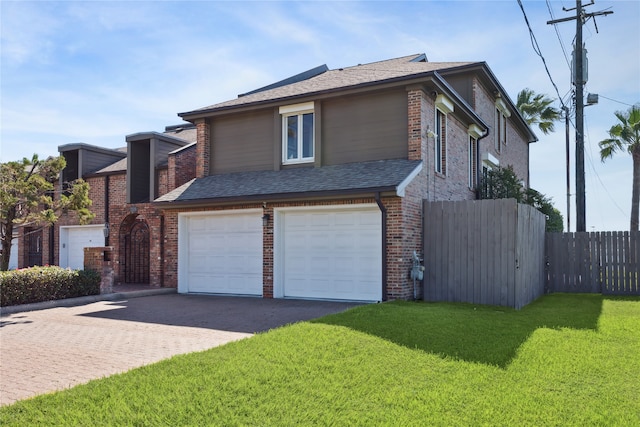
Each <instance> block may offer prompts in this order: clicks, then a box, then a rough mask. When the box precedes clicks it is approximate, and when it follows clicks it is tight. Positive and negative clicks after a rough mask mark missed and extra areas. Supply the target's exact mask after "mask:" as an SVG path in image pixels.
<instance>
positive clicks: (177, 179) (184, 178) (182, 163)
mask: <svg viewBox="0 0 640 427" xmlns="http://www.w3.org/2000/svg"><path fill="white" fill-rule="evenodd" d="M197 154H198V153H197V150H196V145H191V146H189V147H187V148H185V149H183V150H180V151H178V152H177V153H174V154H170V155H169V167H168V181H169V184H168V185H169V188H168V191H171V190H173V189H174V188H178V187H180V186H181V185H183V184H186V183H187V182H189V181H191V180H192V179H193V178H195V177H196V164H197V159H196V155H197Z"/></svg>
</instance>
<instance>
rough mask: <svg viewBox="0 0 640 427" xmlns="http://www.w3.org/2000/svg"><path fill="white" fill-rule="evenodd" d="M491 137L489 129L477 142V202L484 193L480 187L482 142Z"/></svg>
mask: <svg viewBox="0 0 640 427" xmlns="http://www.w3.org/2000/svg"><path fill="white" fill-rule="evenodd" d="M488 136H489V128H487V131H486V132H485V133H484V135H482V136H481V137H480V138H478V139H477V140H476V200H480V199H481V198H482V197H481V195H482V191H481V187H480V185H481V184H480V177H481V176H482V175H481V169H480V168H481V166H482V160H481V159H480V140H481V139H484V138H486V137H488Z"/></svg>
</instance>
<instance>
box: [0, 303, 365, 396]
mask: <svg viewBox="0 0 640 427" xmlns="http://www.w3.org/2000/svg"><path fill="white" fill-rule="evenodd" d="M355 305H356V304H350V303H339V302H328V301H297V300H269V299H260V298H235V297H215V296H193V295H178V294H170V295H155V296H145V297H140V298H131V299H128V300H123V301H101V302H94V303H90V304H86V305H82V306H76V307H57V308H49V309H45V310H40V311H30V312H23V313H15V314H10V315H6V316H5V315H3V316H2V317H1V318H0V346H1V347H0V405H6V404H10V403H13V402H15V401H17V400H20V399H25V398H27V397H31V396H35V395H38V394H42V393H47V392H51V391H55V390H60V389H64V388H68V387H72V386H74V385H77V384H81V383H85V382H87V381H89V380H92V379H96V378H102V377H104V376H108V375H112V374H115V373H118V372H124V371H127V370H129V369H132V368H135V367H138V366H142V365H145V364H149V363H152V362H156V361H159V360H162V359H165V358H168V357H171V356H173V355H176V354H182V353H189V352H193V351H199V350H205V349H208V348H211V347H215V346H218V345H221V344H224V343H226V342H229V341H233V340H238V339H242V338H245V337H248V336H251V335H253V334H254V333H256V332H260V331H265V330H268V329H271V328H274V327H278V326H281V325H284V324H287V323H292V322H296V321H300V320H309V319H313V318H316V317H320V316H323V315H325V314H329V313H335V312H339V311H343V310H346V309H347V308H350V307H353V306H355Z"/></svg>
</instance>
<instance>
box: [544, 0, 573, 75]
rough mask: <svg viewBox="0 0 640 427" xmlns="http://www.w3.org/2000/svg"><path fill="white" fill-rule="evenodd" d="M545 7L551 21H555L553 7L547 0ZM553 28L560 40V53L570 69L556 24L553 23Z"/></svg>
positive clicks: (567, 56)
mask: <svg viewBox="0 0 640 427" xmlns="http://www.w3.org/2000/svg"><path fill="white" fill-rule="evenodd" d="M547 9H548V10H549V16H550V17H551V20H552V21H555V19H556V17H555V16H553V9H551V3H549V0H547ZM553 29H554V30H555V31H556V36H557V37H558V41H559V42H560V48H561V49H562V54H563V55H564V60H565V61H566V62H567V67H569V70H571V62H570V61H569V55H568V54H567V51H566V49H565V47H564V43H563V42H562V38H561V37H560V31H559V30H558V24H557V23H556V24H553Z"/></svg>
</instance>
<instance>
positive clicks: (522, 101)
mask: <svg viewBox="0 0 640 427" xmlns="http://www.w3.org/2000/svg"><path fill="white" fill-rule="evenodd" d="M553 102H554V100H553V99H551V98H547V96H546V95H544V94H536V93H535V92H534V91H532V90H531V89H529V88H525V89H522V90H521V91H520V92H519V93H518V100H517V102H516V107H518V110H519V111H520V114H522V117H523V118H524V120H525V121H526V122H527V124H528V125H535V124H537V125H538V128H539V129H540V131H541V132H542V133H544V134H545V135H548V134H549V133H551V132H553V131H554V130H555V129H554V122H557V121H558V120H559V119H560V110H558V109H556V108H554V107H552V106H551V104H553Z"/></svg>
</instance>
